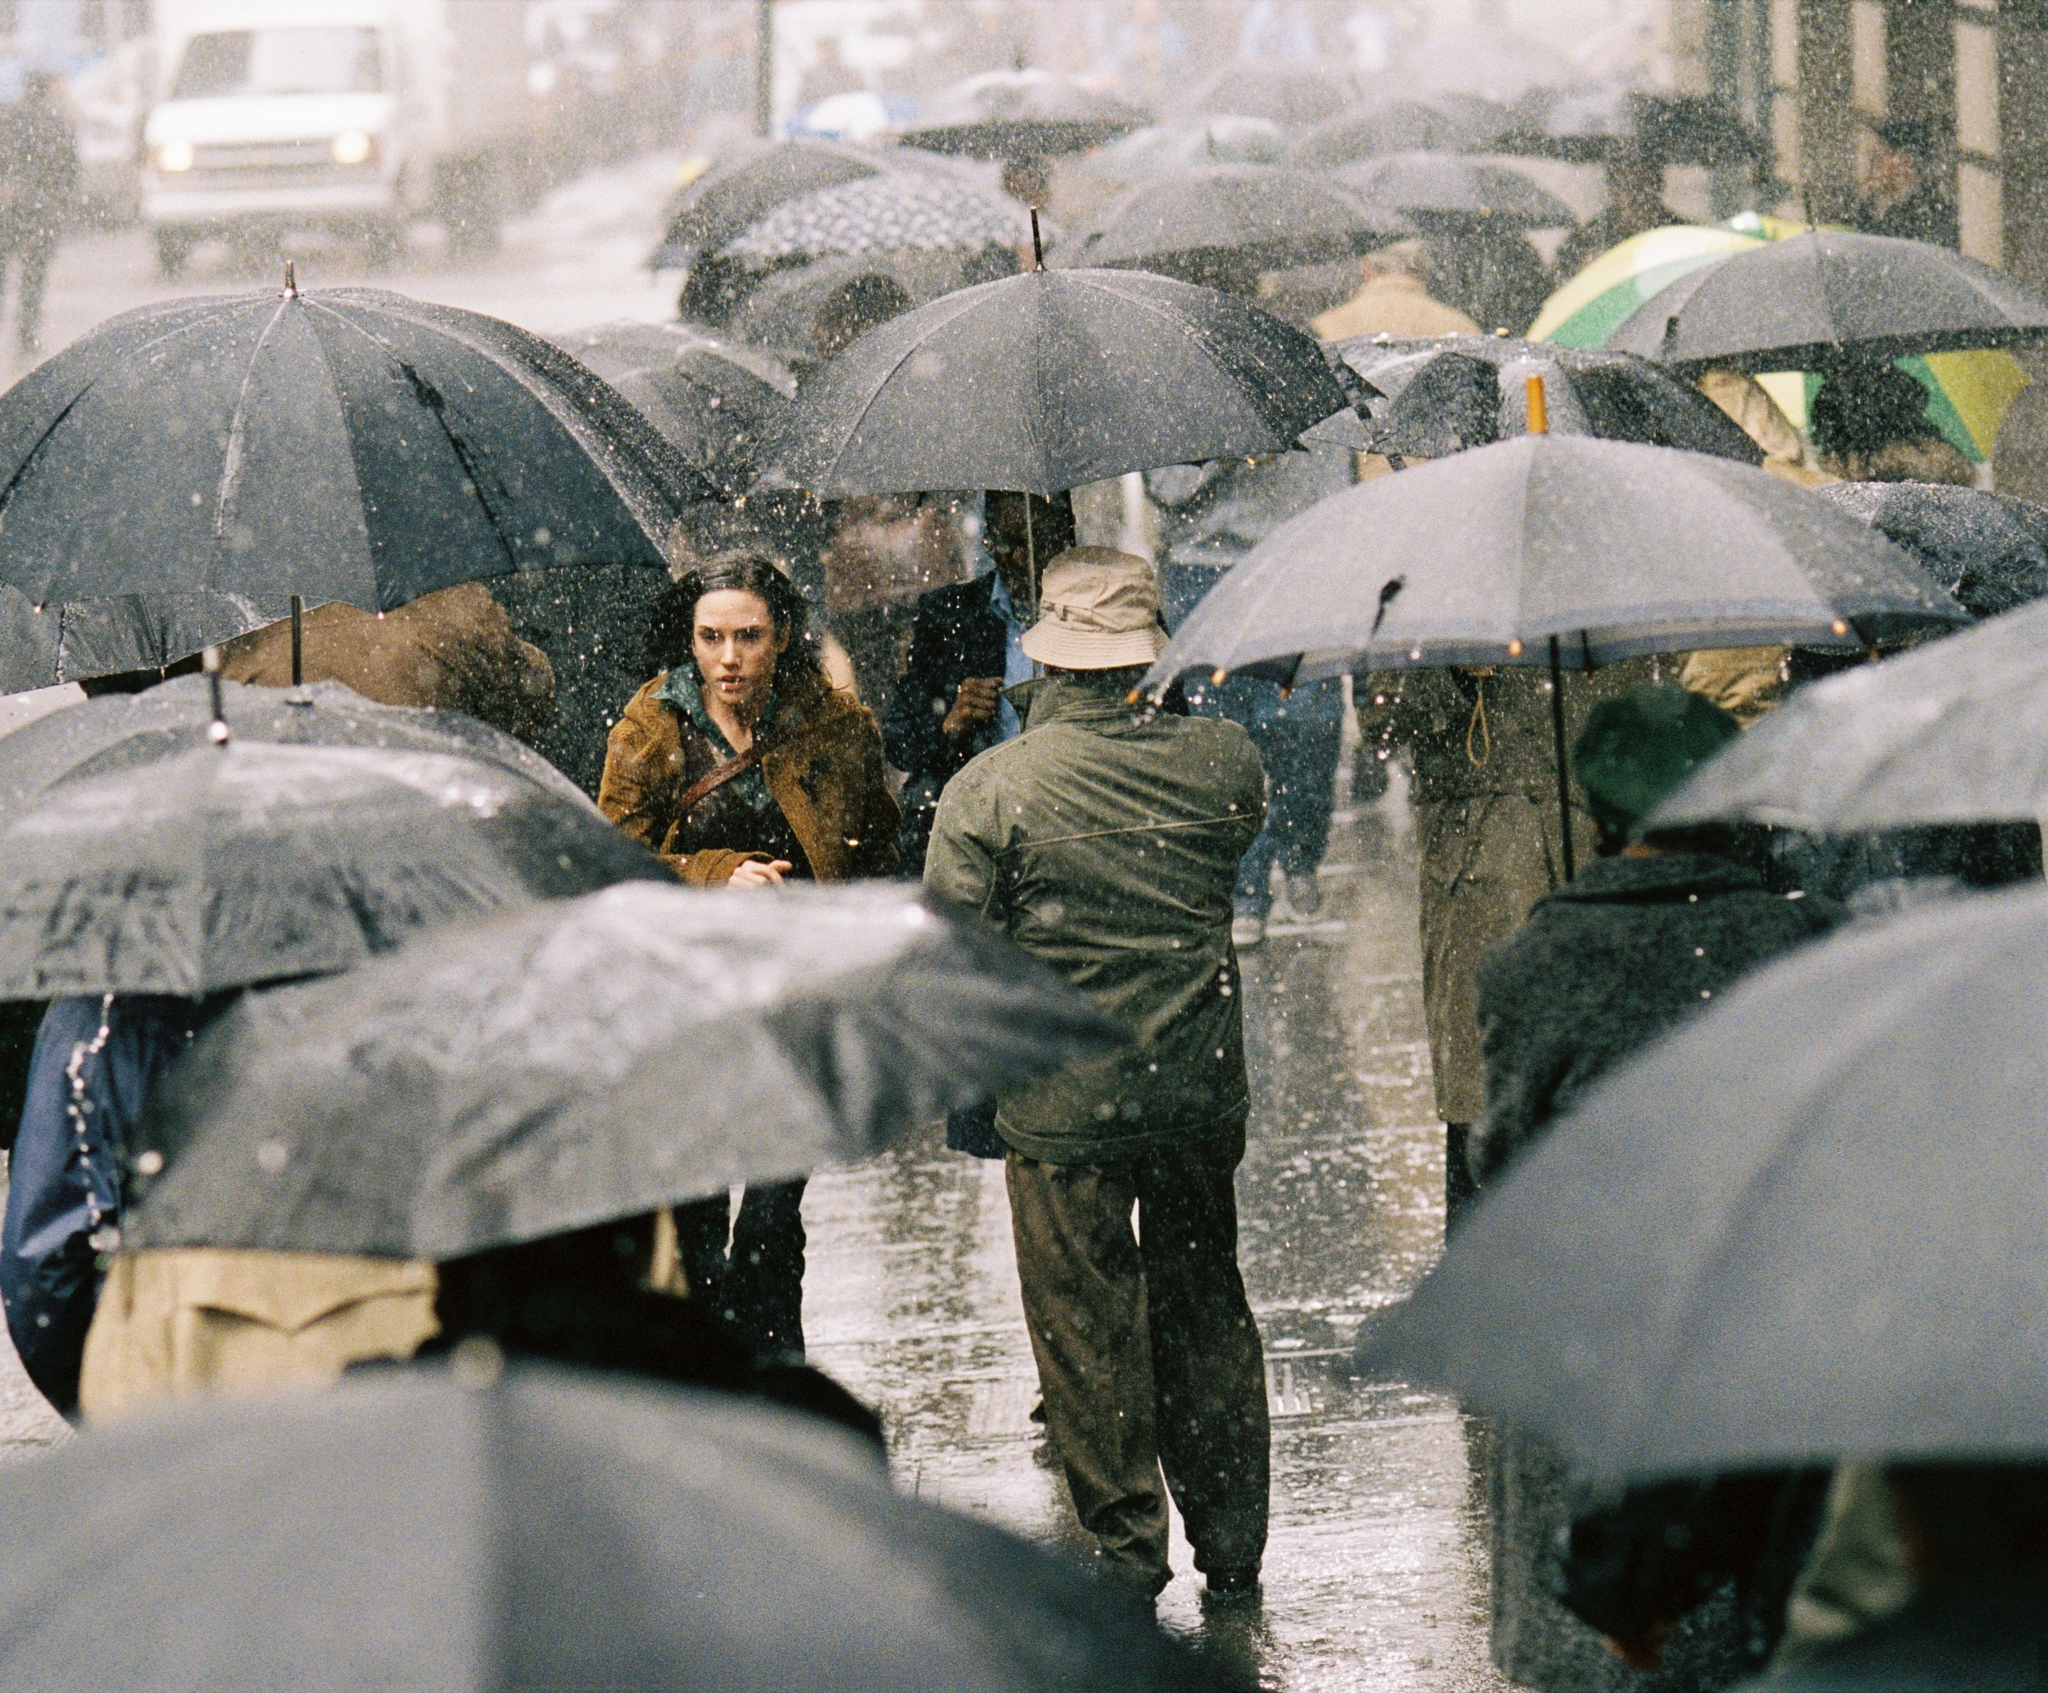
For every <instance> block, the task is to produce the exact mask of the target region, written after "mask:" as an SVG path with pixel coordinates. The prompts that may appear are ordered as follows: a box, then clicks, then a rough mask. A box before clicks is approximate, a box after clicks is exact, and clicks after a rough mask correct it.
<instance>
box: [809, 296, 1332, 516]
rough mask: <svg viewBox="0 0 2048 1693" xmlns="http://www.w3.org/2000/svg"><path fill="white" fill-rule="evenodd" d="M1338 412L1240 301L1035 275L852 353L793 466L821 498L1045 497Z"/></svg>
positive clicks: (814, 412)
mask: <svg viewBox="0 0 2048 1693" xmlns="http://www.w3.org/2000/svg"><path fill="white" fill-rule="evenodd" d="M1343 403H1344V393H1343V390H1342V389H1341V388H1340V387H1338V385H1337V381H1336V378H1335V377H1333V376H1332V375H1331V374H1330V370H1329V366H1328V365H1327V364H1326V363H1325V362H1324V360H1323V356H1322V354H1321V353H1320V351H1318V349H1317V346H1316V343H1315V342H1314V341H1313V340H1311V339H1310V338H1309V337H1308V336H1306V335H1304V334H1302V333H1301V332H1300V331H1299V330H1297V329H1293V328H1290V327H1289V326H1288V325H1286V324H1284V323H1282V322H1281V321H1280V320H1279V319H1278V318H1276V317H1274V316H1272V315H1271V314H1270V313H1268V312H1264V311H1261V310H1260V309H1259V308H1258V307H1257V306H1254V305H1251V304H1249V303H1247V302H1246V301H1243V300H1239V299H1235V298H1232V297H1231V296H1229V295H1225V294H1219V293H1217V292H1215V291H1214V290H1212V289H1207V288H1197V287H1195V286H1193V285H1192V284H1190V283H1185V282H1175V281H1172V280H1171V279H1169V278H1167V277H1163V276H1146V275H1141V274H1135V273H1132V272H1129V271H1115V270H1060V271H1027V272H1025V273H1024V274H1022V275H1019V276H1009V277H1004V278H1002V279H1001V280H999V281H996V282H985V283H982V284H981V285H980V286H978V287H974V288H963V289H961V290H960V291H959V292H957V293H953V294H947V295H945V296H943V297H942V298H940V299H937V300H934V301H932V302H931V303H930V304H929V305H926V306H921V307H919V308H918V309H917V310H916V311H913V312H906V313H905V314H904V315H903V316H901V317H899V318H896V319H895V320H894V321H893V322H890V323H886V324H884V325H883V326H882V327H881V328H879V329H876V330H872V331H870V332H869V333H868V334H866V335H863V336H862V337H861V338H860V339H859V340H858V341H856V342H854V344H853V345H852V346H851V347H849V348H848V349H847V350H846V351H845V352H843V353H841V354H840V355H839V357H837V358H836V359H834V360H833V361H832V362H831V363H830V364H829V365H827V366H826V367H825V368H824V369H823V370H822V371H820V372H819V374H818V375H817V377H816V378H814V379H813V380H812V381H811V382H810V383H809V385H808V386H807V387H806V388H805V390H804V392H803V393H802V394H801V395H800V396H799V397H798V400H797V405H796V414H795V417H794V419H793V421H792V426H791V439H790V441H789V443H788V444H787V446H786V447H785V449H784V450H783V453H782V456H781V464H782V467H783V473H784V475H786V477H787V478H788V479H789V480H790V481H791V482H793V483H794V484H796V485H797V486H799V487H802V488H806V489H808V490H809V491H810V492H812V493H813V494H816V495H818V496H819V497H821V498H824V499H843V498H846V497H849V496H851V495H855V494H871V493H891V492H908V491H912V490H919V489H934V488H1007V489H1013V490H1017V491H1020V492H1022V491H1030V492H1034V493H1040V494H1051V493H1055V492H1058V491H1059V490H1062V489H1066V488H1077V487H1080V486H1081V485H1082V484H1083V483H1086V482H1097V481H1100V480H1102V479H1103V478H1104V477H1107V476H1118V475H1122V474H1123V473H1124V472H1125V471H1130V470H1147V469H1151V468H1153V467H1155V466H1158V465H1163V464H1191V463H1196V462H1199V461H1201V460H1205V459H1214V458H1222V457H1224V456H1226V455H1228V454H1232V453H1268V452H1282V451H1285V450H1286V449H1287V448H1288V447H1289V446H1291V445H1292V444H1293V441H1294V439H1295V437H1296V436H1297V435H1298V434H1300V432H1301V431H1302V430H1303V429H1305V428H1307V427H1308V426H1309V425H1310V424H1311V423H1314V422H1315V421H1316V420H1317V419H1319V418H1324V417H1328V416H1329V415H1330V413H1332V412H1333V411H1336V410H1337V409H1338V408H1339V407H1340V406H1342V405H1343Z"/></svg>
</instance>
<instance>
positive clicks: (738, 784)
mask: <svg viewBox="0 0 2048 1693" xmlns="http://www.w3.org/2000/svg"><path fill="white" fill-rule="evenodd" d="M654 697H655V698H656V699H658V700H660V701H661V702H662V703H663V704H664V705H670V706H673V707H674V708H675V709H676V711H677V713H678V714H679V715H680V716H682V717H684V718H685V719H687V720H688V721H689V722H690V723H692V724H694V725H695V726H696V728H697V730H698V732H699V733H700V734H702V735H704V736H706V737H707V738H708V739H709V740H710V742H711V746H712V749H713V750H714V751H715V752H716V753H717V754H718V756H719V762H721V763H724V762H725V761H727V760H729V759H734V758H737V757H739V753H738V752H737V751H736V750H735V749H734V747H733V744H732V742H730V741H728V740H727V739H726V738H725V732H724V731H723V730H721V729H720V728H719V727H718V725H717V724H716V723H714V722H713V721H712V719H711V713H710V712H708V711H706V710H705V709H704V693H703V690H702V689H701V688H700V687H699V686H698V684H697V673H696V670H695V668H694V667H693V666H691V665H688V664H679V665H677V666H676V667H675V669H673V670H671V671H670V672H669V673H668V674H667V675H666V676H664V677H663V678H662V679H661V686H660V687H658V688H656V689H655V690H654ZM781 704H782V698H781V696H780V695H779V694H772V695H770V696H769V699H768V709H767V710H766V711H764V712H762V713H761V721H760V722H758V723H756V724H755V725H754V734H755V737H756V738H757V739H758V738H759V737H761V736H762V735H764V734H766V732H767V730H768V727H769V725H770V724H772V723H773V722H774V721H775V714H776V712H777V710H778V709H779V708H780V707H781ZM726 786H727V788H728V789H729V790H730V791H731V792H733V793H735V794H738V795H739V797H740V798H741V799H743V800H745V801H746V802H747V807H748V809H749V810H752V811H761V810H764V809H765V808H766V807H767V805H768V779H767V777H765V776H763V775H762V774H761V767H760V765H758V764H756V765H753V766H752V767H751V768H749V769H747V770H745V771H743V772H742V773H741V774H740V775H738V776H735V777H734V778H733V779H732V780H731V781H730V782H729V783H727V784H726Z"/></svg>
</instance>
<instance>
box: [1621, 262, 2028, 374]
mask: <svg viewBox="0 0 2048 1693" xmlns="http://www.w3.org/2000/svg"><path fill="white" fill-rule="evenodd" d="M2044 334H2048V301H2044V300H2042V299H2041V298H2040V296H2039V295H2037V294H2035V293H2033V292H2032V291H2031V290H2029V289H2026V288H2023V287H2021V286H2020V284H2018V283H2017V282H2015V281H2013V279H2012V278H2011V277H2009V276H2007V275H2005V274H2004V272H2002V271H1995V270H1993V269H1992V268H1991V267H1990V266H1989V265H1981V264H1979V263H1977V261H1976V260H1975V259H1966V258H1964V257H1963V256H1962V255H1961V254H1960V253H1952V252H1950V251H1949V250H1948V249H1947V248H1946V247H1936V246H1934V245H1932V244H1931V243H1929V242H1926V241H1899V240H1895V239H1893V238H1892V237H1890V236H1885V235H1852V234H1848V233H1846V232H1844V231H1841V230H1832V229H1823V230H1816V231H1814V232H1813V233H1811V234H1807V235H1793V236H1788V237H1787V238H1786V239H1785V240H1783V241H1766V242H1764V243H1762V244H1761V245H1759V246H1756V247H1753V248H1751V249H1749V250H1748V251H1746V252H1741V253H1735V254H1731V255H1730V256H1729V257H1727V258H1725V259H1716V260H1715V261H1714V262H1713V263H1711V264H1707V265H1702V266H1701V267H1700V268H1699V269H1698V270H1695V271H1692V272H1691V273H1689V274H1688V275H1685V276H1682V277H1680V278H1679V279H1678V280H1677V281H1676V282H1674V283H1672V284H1671V285H1670V286H1669V287H1667V288H1665V289H1663V290H1662V291H1661V292H1659V293H1656V294H1653V295H1652V296H1651V297H1650V298H1649V299H1647V300H1645V301H1644V302H1643V303H1642V304H1641V305H1640V306H1638V307H1637V308H1636V310H1635V312H1634V313H1633V314H1632V315H1631V316H1629V317H1628V318H1626V319H1625V320H1624V321H1623V322H1622V323H1621V325H1620V327H1618V328H1617V329H1616V330H1615V331H1614V332H1613V333H1612V334H1611V335H1609V336H1608V337H1607V339H1606V341H1605V342H1604V343H1603V345H1605V346H1607V347H1609V348H1612V349H1615V350H1618V351H1620V352H1626V353H1641V354H1642V355H1643V356H1644V357H1645V358H1652V359H1657V360H1660V361H1661V362H1663V363H1665V364H1684V365H1707V364H1726V365H1733V366H1734V367H1735V368H1737V369H1739V370H1747V371H1771V370H1807V369H1813V368H1817V367H1825V366H1827V365H1829V364H1832V363H1836V362H1839V361H1840V359H1841V357H1842V356H1843V354H1844V353H1852V354H1855V355H1857V356H1859V357H1864V358H1904V357H1906V356H1907V355H1908V354H1912V353H1938V352H1945V351H1952V350H1954V349H1957V348H1963V347H2002V346H2007V345H2010V344H2012V343H2015V342H2019V341H2025V340H2030V339H2033V338H2035V337H2038V336H2041V335H2044Z"/></svg>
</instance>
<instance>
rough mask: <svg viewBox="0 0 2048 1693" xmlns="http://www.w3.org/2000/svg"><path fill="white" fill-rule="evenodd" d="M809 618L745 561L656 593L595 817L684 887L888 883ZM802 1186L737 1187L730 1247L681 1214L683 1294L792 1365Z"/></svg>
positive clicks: (862, 780)
mask: <svg viewBox="0 0 2048 1693" xmlns="http://www.w3.org/2000/svg"><path fill="white" fill-rule="evenodd" d="M807 613H808V607H807V606H806V605H805V603H804V598H803V596H802V595H801V594H799V593H798V592H797V591H796V589H795V588H794V587H793V586H792V585H791V584H790V582H789V579H788V578H787V577H785V576H784V575H783V574H782V572H781V571H779V570H778V569H776V567H775V566H774V565H773V564H772V563H770V562H769V561H768V560H767V559H765V558H761V557H759V556H758V555H756V554H753V553H727V554H725V555H723V556H721V557H718V558H714V559H712V560H711V561H710V562H709V563H707V564H701V565H698V566H696V567H695V568H693V569H691V570H689V571H686V572H685V573H684V574H683V576H682V577H681V578H680V579H679V580H678V581H676V582H675V583H673V584H672V585H671V586H670V587H668V588H666V589H664V590H663V591H662V593H661V595H660V596H659V598H658V599H657V601H656V603H655V608H654V615H653V617H652V618H651V619H650V627H649V635H648V647H649V651H648V668H649V669H651V670H655V671H657V672H658V674H657V675H656V676H655V678H654V679H653V680H652V681H651V682H649V683H647V684H646V685H645V686H644V687H642V688H641V689H640V691H639V692H638V693H636V694H635V695H634V696H633V698H632V700H631V702H630V703H629V704H628V705H627V707H626V710H625V714H624V716H622V717H621V718H620V720H619V722H618V724H617V725H616V726H615V727H614V728H613V730H612V732H611V738H610V746H609V750H608V753H607V755H606V758H605V767H604V781H603V783H602V785H601V786H600V787H599V789H598V804H599V805H600V806H601V807H602V808H603V810H604V814H605V815H606V816H607V817H609V818H610V819H611V820H612V822H614V823H615V824H617V825H618V826H619V827H620V828H621V829H623V830H625V831H626V833H627V834H629V835H631V836H633V838H634V839H636V840H638V841H642V842H644V843H645V844H646V845H647V846H649V847H651V848H652V849H653V850H654V851H655V852H657V853H659V854H660V855H661V857H662V858H663V859H665V860H666V861H667V862H668V863H669V864H670V865H672V866H673V867H674V869H675V871H676V873H677V874H678V875H679V876H681V877H682V879H683V880H684V881H686V882H690V883H693V884H695V885H696V886H698V887H707V888H724V887H732V888H758V887H780V886H781V885H782V883H783V882H784V881H785V880H787V879H789V878H792V877H794V878H799V879H804V880H811V881H819V882H843V881H850V880H852V879H854V878H856V877H862V876H891V875H894V874H895V871H896V827H897V821H898V813H897V808H896V799H895V796H894V795H893V794H892V793H891V792H890V791H889V781H888V777H887V774H886V773H885V771H884V770H883V767H882V736H881V732H880V730H878V729H877V728H876V726H875V719H874V716H873V714H872V713H871V712H869V711H868V709H867V708H866V707H865V706H863V705H862V704H861V703H860V702H859V701H858V700H857V699H855V698H854V697H853V695H851V694H848V693H843V692H841V691H840V690H838V689H836V688H834V687H833V686H832V684H831V682H830V681H828V680H827V679H826V676H825V672H824V669H823V666H822V665H821V663H820V661H819V655H818V648H817V645H816V642H815V641H814V640H813V638H812V636H811V634H810V631H809V627H808V616H807ZM803 1191H804V1184H803V1183H802V1182H801V1181H795V1182H783V1183H777V1184H774V1185H772V1186H766V1187H762V1186H754V1187H749V1188H748V1189H747V1192H746V1197H745V1199H744V1200H743V1201H742V1203H741V1205H740V1211H739V1216H738V1218H737V1220H736V1221H735V1222H734V1223H733V1226H732V1242H731V1246H730V1249H728V1247H727V1243H726V1224H727V1217H726V1201H725V1200H724V1199H723V1198H719V1199H712V1200H705V1201H702V1202H700V1203H698V1204H694V1205H687V1206H683V1207H680V1208H679V1209H678V1210H677V1212H676V1229H677V1236H678V1241H677V1244H678V1247H679V1250H680V1252H681V1256H682V1259H683V1264H684V1268H685V1270H686V1272H687V1274H688V1276H689V1280H690V1287H691V1293H692V1295H693V1296H700V1297H705V1298H709V1299H712V1300H714V1301H716V1305H715V1309H716V1310H717V1311H718V1313H719V1315H720V1316H721V1317H722V1318H723V1319H724V1320H725V1322H726V1324H727V1326H728V1327H729V1328H730V1329H731V1330H732V1331H733V1332H734V1333H735V1334H736V1335H737V1336H738V1337H739V1338H740V1339H741V1340H743V1341H745V1342H746V1343H747V1344H748V1345H750V1346H752V1347H753V1349H754V1350H755V1352H756V1353H758V1354H762V1355H764V1356H784V1357H800V1356H801V1355H802V1353H803V1349H804V1341H803V1274H804V1228H803V1218H802V1214H801V1210H800V1206H801V1202H802V1199H803Z"/></svg>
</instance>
